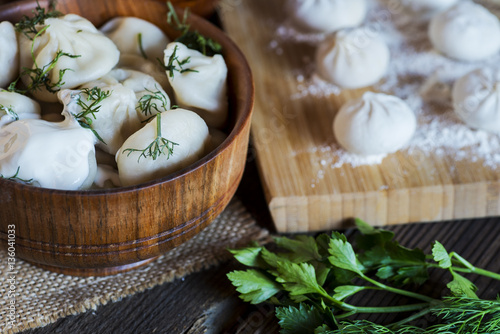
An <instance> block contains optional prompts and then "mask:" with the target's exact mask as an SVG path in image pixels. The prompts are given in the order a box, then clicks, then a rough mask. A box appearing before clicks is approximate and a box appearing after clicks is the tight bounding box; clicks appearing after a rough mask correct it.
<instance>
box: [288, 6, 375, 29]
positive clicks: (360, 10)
mask: <svg viewBox="0 0 500 334" xmlns="http://www.w3.org/2000/svg"><path fill="white" fill-rule="evenodd" d="M286 8H287V11H288V13H289V16H290V17H291V18H292V19H293V20H294V22H295V23H296V24H297V25H298V26H299V27H301V28H303V29H306V30H312V31H320V32H334V31H337V30H339V29H343V28H352V27H357V26H359V25H360V24H361V23H362V22H363V20H364V19H365V16H366V12H367V5H366V0H288V3H287V7H286Z"/></svg>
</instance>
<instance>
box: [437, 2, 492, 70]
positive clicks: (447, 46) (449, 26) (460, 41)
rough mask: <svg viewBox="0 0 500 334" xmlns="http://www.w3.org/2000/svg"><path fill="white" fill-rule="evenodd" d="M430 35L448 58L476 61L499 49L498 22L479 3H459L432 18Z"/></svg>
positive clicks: (439, 49) (438, 48)
mask: <svg viewBox="0 0 500 334" xmlns="http://www.w3.org/2000/svg"><path fill="white" fill-rule="evenodd" d="M429 38H430V40H431V42H432V45H433V46H434V48H436V49H437V50H438V51H440V52H441V53H443V54H444V55H445V56H447V57H450V58H454V59H457V60H461V61H478V60H482V59H486V58H488V57H490V56H492V55H494V54H495V53H497V52H498V51H500V21H499V20H498V18H497V17H496V16H495V15H493V14H492V13H491V12H489V11H488V10H487V9H486V8H485V7H483V6H481V5H479V4H475V3H474V2H472V1H464V2H459V3H458V4H456V5H454V6H453V7H451V8H449V9H448V10H446V11H444V12H442V13H440V14H437V15H436V16H434V17H433V18H432V20H431V22H430V24H429Z"/></svg>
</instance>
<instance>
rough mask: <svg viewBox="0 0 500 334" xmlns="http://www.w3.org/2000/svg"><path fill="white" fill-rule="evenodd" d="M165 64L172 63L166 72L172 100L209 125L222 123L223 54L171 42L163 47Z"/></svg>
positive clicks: (224, 98)
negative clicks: (204, 52)
mask: <svg viewBox="0 0 500 334" xmlns="http://www.w3.org/2000/svg"><path fill="white" fill-rule="evenodd" d="M165 65H166V66H167V67H169V66H172V67H171V69H170V70H167V75H168V79H169V81H170V84H171V85H172V88H173V90H174V94H175V102H176V104H178V105H179V106H180V107H182V108H187V109H190V110H194V111H196V112H197V113H198V114H199V115H200V116H201V117H202V118H203V119H204V120H205V122H206V123H207V124H208V125H209V126H211V127H216V128H221V127H223V126H224V124H225V122H226V119H227V108H228V101H227V86H226V81H227V66H226V63H225V61H224V58H223V57H222V56H221V55H220V54H216V55H214V56H213V57H209V56H205V55H203V54H202V53H201V52H199V51H196V50H192V49H189V48H188V47H187V46H185V45H184V44H182V43H176V42H175V43H169V44H168V46H167V48H166V49H165Z"/></svg>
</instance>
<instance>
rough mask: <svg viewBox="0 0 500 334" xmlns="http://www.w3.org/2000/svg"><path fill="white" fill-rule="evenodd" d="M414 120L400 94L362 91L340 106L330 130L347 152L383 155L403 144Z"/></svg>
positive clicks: (413, 124) (406, 141)
mask: <svg viewBox="0 0 500 334" xmlns="http://www.w3.org/2000/svg"><path fill="white" fill-rule="evenodd" d="M416 124H417V122H416V117H415V114H414V113H413V111H412V110H411V109H410V108H409V106H408V105H407V104H406V103H405V102H404V101H403V100H401V99H400V98H398V97H395V96H392V95H387V94H383V93H373V92H366V93H364V94H363V96H362V97H361V98H359V99H354V100H351V101H348V102H346V103H345V104H344V105H343V106H342V107H341V108H340V110H339V112H338V113H337V115H336V116H335V120H334V122H333V131H334V134H335V137H336V138H337V141H338V142H339V144H340V145H341V146H342V147H343V148H345V149H346V150H347V151H349V152H352V153H355V154H358V155H362V156H370V155H384V154H388V153H392V152H395V151H397V150H399V149H401V148H402V147H404V146H405V145H406V144H407V143H408V142H409V141H410V139H411V138H412V137H413V134H414V133H415V129H416Z"/></svg>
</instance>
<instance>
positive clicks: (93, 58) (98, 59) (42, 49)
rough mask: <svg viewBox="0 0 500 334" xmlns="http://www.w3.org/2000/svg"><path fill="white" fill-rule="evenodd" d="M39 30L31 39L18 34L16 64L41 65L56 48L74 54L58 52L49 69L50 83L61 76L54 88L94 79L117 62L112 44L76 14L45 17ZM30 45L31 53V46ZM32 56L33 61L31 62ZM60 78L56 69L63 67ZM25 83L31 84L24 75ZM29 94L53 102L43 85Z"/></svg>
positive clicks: (41, 66) (45, 62) (54, 55)
mask: <svg viewBox="0 0 500 334" xmlns="http://www.w3.org/2000/svg"><path fill="white" fill-rule="evenodd" d="M36 28H37V29H38V30H39V31H42V30H43V29H45V30H44V31H43V32H42V33H41V34H40V35H39V36H38V37H36V38H35V40H34V41H32V40H30V39H29V38H28V37H26V36H25V35H24V34H18V36H19V51H20V66H21V71H22V69H23V68H36V65H38V67H39V68H44V67H46V66H49V64H50V63H51V62H53V61H54V60H55V59H56V56H57V53H58V52H63V53H65V54H68V55H72V56H74V57H70V56H65V55H62V56H60V57H59V59H58V60H57V62H56V63H55V66H54V68H53V69H52V70H51V71H50V72H49V78H50V83H51V85H55V84H57V83H58V82H59V80H61V83H63V84H62V85H60V86H59V87H53V88H51V89H52V90H55V91H58V90H60V89H65V88H69V89H72V88H76V87H77V86H79V85H81V84H83V83H85V82H89V81H92V80H96V79H98V78H100V77H101V76H103V75H105V74H106V73H108V72H109V71H110V70H111V69H112V68H113V67H114V66H115V65H116V64H117V63H118V59H119V57H120V52H119V51H118V49H117V48H116V46H115V44H114V43H113V42H112V41H111V40H110V39H109V38H108V37H106V36H104V35H103V34H102V33H101V32H100V31H99V30H97V29H96V28H95V27H94V25H92V23H91V22H90V21H88V20H86V19H84V18H82V17H80V16H78V15H74V14H68V15H65V16H63V17H61V18H48V19H46V20H45V23H44V24H43V25H37V26H36ZM32 46H33V54H32V53H31V48H32ZM33 57H34V58H35V60H36V65H35V64H34V63H33ZM64 70H66V71H65V72H64V74H63V78H62V79H61V78H60V71H64ZM22 80H23V82H24V84H25V85H27V86H28V85H30V84H31V79H30V77H29V76H27V75H24V76H23V77H22ZM33 95H34V96H35V97H36V98H37V99H40V100H42V101H46V102H56V101H57V95H56V94H53V93H51V92H49V91H48V90H47V89H46V88H45V87H43V88H42V87H41V89H39V90H34V91H33Z"/></svg>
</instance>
